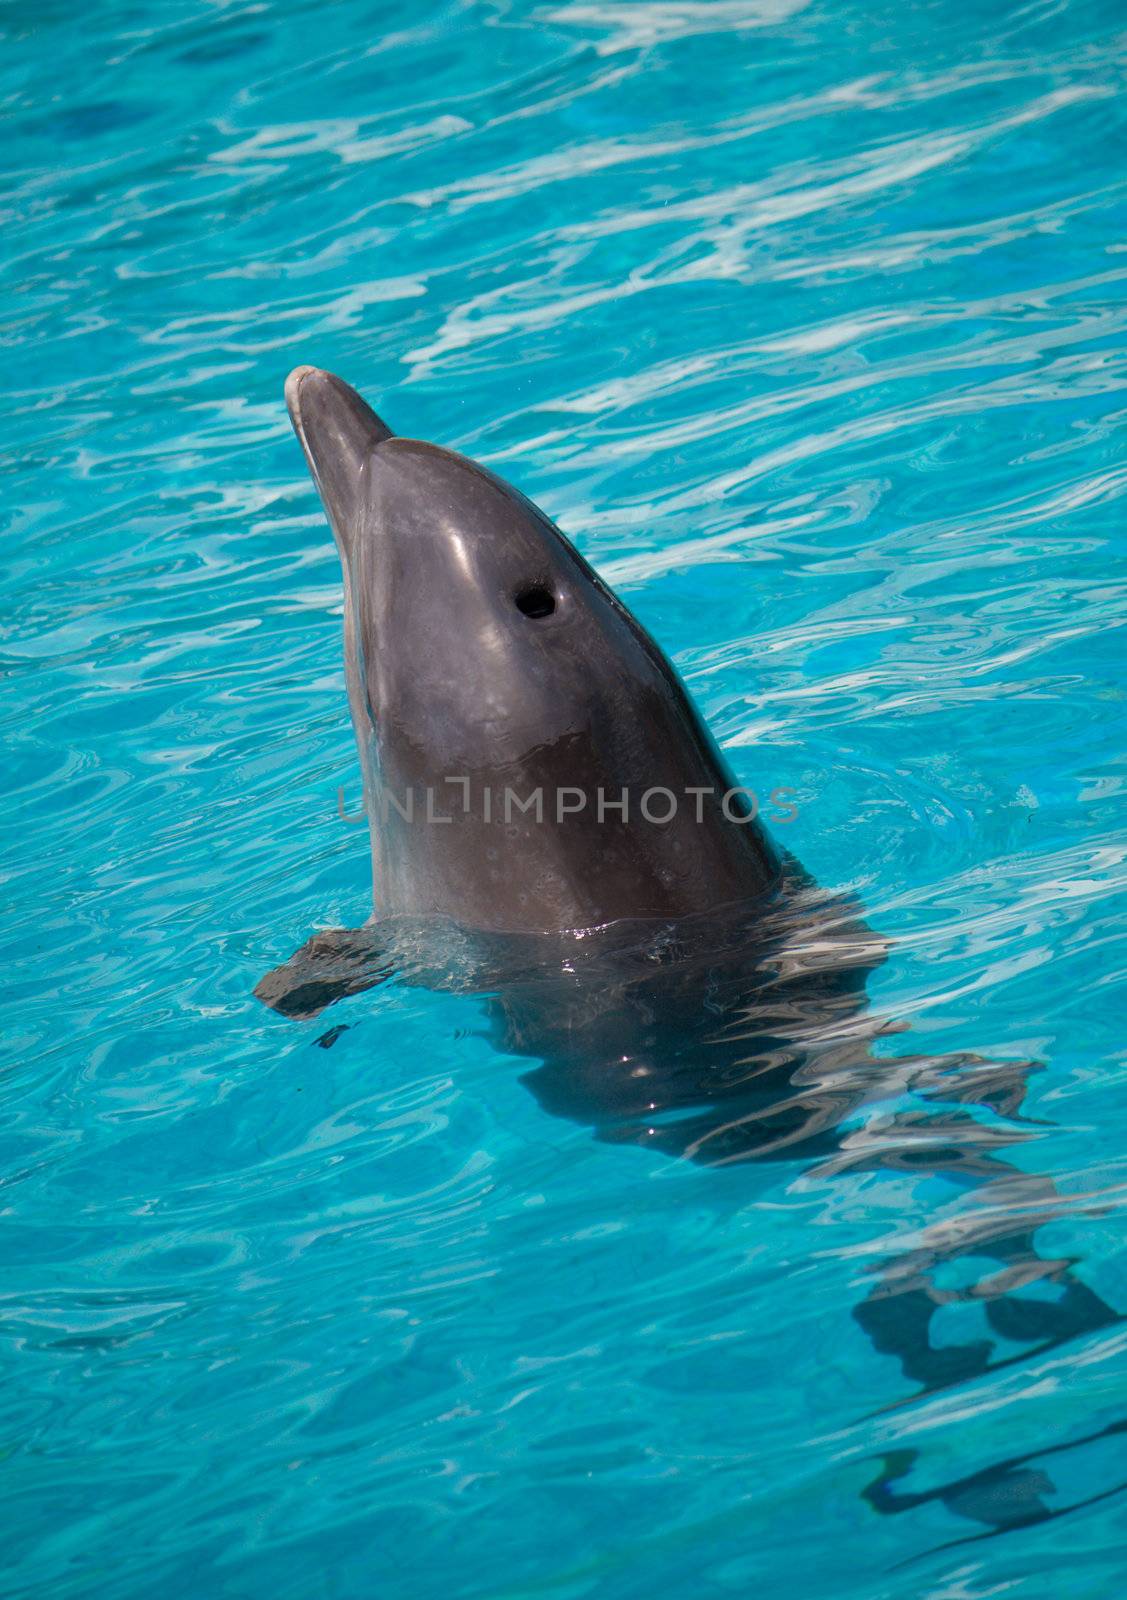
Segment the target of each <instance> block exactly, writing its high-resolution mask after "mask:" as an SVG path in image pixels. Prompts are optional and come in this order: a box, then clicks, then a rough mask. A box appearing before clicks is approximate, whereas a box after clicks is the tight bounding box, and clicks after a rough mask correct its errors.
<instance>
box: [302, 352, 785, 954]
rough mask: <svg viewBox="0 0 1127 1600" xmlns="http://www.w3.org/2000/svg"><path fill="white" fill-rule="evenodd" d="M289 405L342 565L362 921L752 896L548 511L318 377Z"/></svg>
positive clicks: (605, 608)
mask: <svg viewBox="0 0 1127 1600" xmlns="http://www.w3.org/2000/svg"><path fill="white" fill-rule="evenodd" d="M286 399H287V403H288V406H289V411H290V416H291V418H292V421H293V424H294V428H295V430H296V432H297V434H298V437H299V439H300V441H301V444H302V447H303V449H304V451H305V455H306V459H307V461H308V463H309V467H310V471H311V472H312V475H313V478H314V481H315V483H316V485H317V488H318V490H319V492H320V495H321V499H322V502H323V504H324V507H325V511H326V513H327V515H328V519H329V522H330V524H331V526H332V529H333V534H334V537H335V540H336V544H337V549H338V552H339V555H340V558H341V565H342V568H343V574H344V589H345V665H346V675H347V679H348V686H349V699H350V704H351V709H352V716H353V723H354V727H355V731H356V736H357V743H358V746H359V750H360V755H361V762H362V765H363V769H364V784H365V796H366V804H367V807H368V813H369V820H370V824H371V832H372V858H373V892H374V899H375V905H376V910H377V913H379V914H397V913H408V914H420V913H422V914H425V913H438V914H440V915H444V916H448V917H450V918H452V919H453V920H455V921H457V922H459V923H462V924H464V925H467V926H471V927H481V928H490V929H506V930H512V931H529V930H560V929H568V928H585V927H592V926H595V925H599V924H602V923H604V922H607V921H612V920H617V919H618V918H621V917H627V916H654V915H668V914H673V913H676V912H678V911H691V910H698V909H700V908H701V906H702V905H708V904H710V903H716V902H717V901H719V900H729V901H730V900H735V899H739V898H742V897H743V896H744V895H746V894H747V893H748V892H751V891H758V890H761V889H762V888H764V887H765V886H766V885H767V884H768V883H769V882H770V881H771V880H772V878H773V876H774V874H775V871H776V870H777V861H776V858H775V857H774V854H773V852H772V850H771V848H770V846H769V845H768V843H767V841H766V838H765V836H764V835H763V834H762V832H761V830H760V829H759V828H758V826H757V825H756V824H755V823H754V822H748V821H747V820H745V819H744V818H740V819H739V820H732V817H733V816H735V815H737V813H738V809H739V808H738V806H737V808H736V811H734V812H733V811H732V807H731V804H730V803H729V806H728V811H729V812H730V813H731V815H725V814H724V811H723V810H722V808H721V797H722V796H723V795H725V794H726V793H727V792H728V791H729V790H730V789H731V787H732V780H731V778H730V777H729V775H728V774H727V772H726V771H725V769H724V767H723V763H722V761H721V760H720V757H719V755H718V752H717V751H716V749H715V746H714V745H713V743H712V741H711V739H710V738H709V736H708V734H707V731H706V730H705V728H704V726H703V724H702V723H701V721H700V719H699V717H698V715H697V713H696V711H695V710H694V708H693V706H692V704H691V702H690V701H689V699H688V696H687V695H686V693H685V691H684V689H683V688H682V686H681V684H680V682H679V680H678V679H677V677H676V675H675V673H674V672H673V670H672V668H671V667H670V666H669V663H668V662H667V661H666V659H665V657H664V656H663V655H662V653H661V651H660V650H659V649H658V648H657V646H656V645H655V643H654V642H653V640H652V639H651V638H650V637H649V635H648V634H647V633H646V632H645V631H644V630H643V628H642V627H641V626H640V624H639V623H638V622H637V621H636V620H635V619H634V617H633V616H631V614H630V612H629V611H628V610H627V609H626V608H625V607H624V606H623V605H622V603H621V602H620V601H619V600H618V599H617V598H616V596H615V595H614V594H612V593H611V591H610V590H609V589H608V588H607V586H606V585H605V584H604V583H603V582H602V581H601V579H600V578H599V577H598V576H597V575H596V574H595V573H594V572H593V571H592V569H591V568H590V567H589V566H588V564H587V563H586V562H585V561H584V560H583V559H582V557H581V556H580V555H579V553H578V552H577V551H576V550H575V548H574V547H573V546H572V545H571V544H570V543H569V542H568V540H567V539H565V538H564V536H563V535H562V534H561V533H560V532H559V530H558V529H557V528H556V527H554V526H553V524H552V523H551V522H550V521H549V520H548V518H547V517H546V516H545V515H544V514H543V513H542V512H541V511H540V510H538V509H537V507H536V506H534V505H533V504H532V503H531V502H530V501H528V500H527V499H525V497H524V496H523V495H522V494H520V493H519V492H518V491H517V490H515V489H513V488H511V487H510V486H509V485H508V484H506V483H504V482H502V481H501V479H499V478H497V477H495V476H494V475H493V474H492V473H491V472H488V471H487V470H486V469H484V468H483V467H481V466H478V465H477V464H475V463H474V462H472V461H468V460H466V459H465V458H464V457H462V456H459V455H456V454H455V453H454V452H453V451H449V450H445V449H442V448H440V447H439V446H437V445H433V444H426V443H422V442H420V441H418V440H413V439H406V438H401V437H398V436H397V435H394V434H392V432H391V430H390V429H389V428H388V427H387V426H386V425H385V424H384V423H383V422H382V421H381V420H380V419H379V418H378V417H377V416H376V415H375V413H374V412H373V411H372V410H371V409H370V408H369V407H368V406H367V405H366V404H365V402H364V401H363V400H362V399H361V398H360V396H359V395H358V394H356V392H355V391H354V390H353V389H351V388H350V387H349V386H348V385H347V384H345V383H343V382H342V381H341V380H340V379H339V378H336V377H333V376H332V375H331V374H329V373H326V372H322V371H320V370H318V369H316V368H313V367H299V368H298V369H297V370H296V371H295V372H294V373H292V374H291V375H290V378H289V380H288V381H287V384H286ZM655 789H661V790H663V791H668V792H669V793H671V794H673V795H674V797H675V798H676V800H677V802H678V810H677V812H676V813H675V814H674V815H673V816H672V817H671V818H669V819H668V820H664V821H652V820H648V819H647V817H645V816H643V815H642V810H641V803H642V799H643V796H644V795H645V794H646V793H647V791H649V790H655ZM691 789H707V790H710V791H712V793H711V794H710V795H707V796H695V795H687V794H686V793H685V791H687V790H691ZM624 791H626V797H627V805H626V808H625V810H624V809H623V808H622V806H621V801H622V797H623V792H624ZM537 797H538V798H537ZM669 805H670V802H669V801H668V799H665V798H664V797H662V798H659V799H654V798H653V797H651V801H650V805H649V807H648V810H649V812H650V814H651V815H656V816H658V817H661V816H664V813H665V812H666V811H668V809H669Z"/></svg>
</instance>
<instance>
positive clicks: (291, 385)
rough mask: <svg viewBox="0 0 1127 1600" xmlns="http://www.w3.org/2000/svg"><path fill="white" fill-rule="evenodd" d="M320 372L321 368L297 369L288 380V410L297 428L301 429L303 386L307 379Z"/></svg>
mask: <svg viewBox="0 0 1127 1600" xmlns="http://www.w3.org/2000/svg"><path fill="white" fill-rule="evenodd" d="M319 371H320V368H319V367H295V368H294V369H293V371H292V372H291V373H290V375H289V377H288V378H287V379H286V391H285V392H286V409H287V410H288V411H289V414H290V417H291V418H292V419H293V424H294V427H295V428H300V424H301V385H302V383H303V382H304V380H305V379H306V378H308V377H310V376H311V375H312V374H313V373H315V372H319Z"/></svg>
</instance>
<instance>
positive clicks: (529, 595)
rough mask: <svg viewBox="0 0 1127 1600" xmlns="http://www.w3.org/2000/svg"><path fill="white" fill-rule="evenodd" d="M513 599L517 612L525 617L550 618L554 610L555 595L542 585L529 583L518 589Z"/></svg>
mask: <svg viewBox="0 0 1127 1600" xmlns="http://www.w3.org/2000/svg"><path fill="white" fill-rule="evenodd" d="M513 599H514V600H515V601H516V606H517V610H518V611H523V612H524V614H525V616H526V617H550V616H551V615H552V612H553V611H554V610H555V609H556V597H555V595H554V594H553V593H552V591H551V590H550V589H546V588H545V587H544V585H543V584H542V583H530V584H528V585H527V586H526V587H525V588H523V589H518V590H517V592H516V594H515V595H514V596H513Z"/></svg>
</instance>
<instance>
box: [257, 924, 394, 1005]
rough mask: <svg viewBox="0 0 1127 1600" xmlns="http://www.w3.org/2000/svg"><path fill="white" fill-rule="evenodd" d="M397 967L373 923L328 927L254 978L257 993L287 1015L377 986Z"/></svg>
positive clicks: (268, 1003)
mask: <svg viewBox="0 0 1127 1600" xmlns="http://www.w3.org/2000/svg"><path fill="white" fill-rule="evenodd" d="M392 971H393V968H392V966H391V964H390V962H389V961H388V959H387V956H386V953H385V951H384V949H383V947H382V945H381V943H380V941H379V938H378V935H376V934H374V933H373V930H372V929H370V928H325V929H323V930H322V931H321V932H320V933H315V934H314V935H313V937H312V938H311V939H308V940H306V942H305V944H303V945H302V947H301V949H300V950H298V951H295V953H294V954H293V955H292V956H291V957H290V959H289V960H288V961H284V962H283V963H282V965H281V966H280V967H275V968H274V970H273V972H268V973H267V974H266V976H265V977H264V978H260V979H259V981H258V983H256V984H255V987H254V993H255V997H256V998H257V999H259V1000H261V1001H262V1003H263V1005H267V1006H269V1007H270V1008H271V1009H272V1010H273V1011H280V1012H281V1013H282V1015H283V1016H284V1017H294V1018H295V1019H299V1020H300V1019H302V1018H305V1017H315V1016H317V1015H318V1014H319V1013H320V1012H322V1011H324V1009H325V1007H326V1006H331V1005H332V1004H333V1002H334V1001H335V1000H343V999H344V997H345V996H346V995H350V994H360V993H361V991H362V990H364V989H374V988H375V986H376V985H377V984H379V983H384V982H385V981H386V980H387V979H388V978H390V977H391V974H392Z"/></svg>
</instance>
